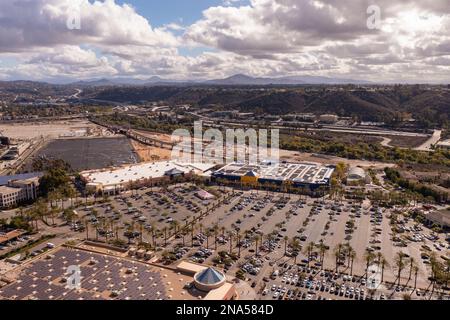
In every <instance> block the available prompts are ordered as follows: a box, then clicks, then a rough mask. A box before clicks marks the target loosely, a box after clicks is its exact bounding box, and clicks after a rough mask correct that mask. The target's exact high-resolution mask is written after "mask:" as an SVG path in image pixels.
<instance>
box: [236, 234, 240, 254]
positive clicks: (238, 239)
mask: <svg viewBox="0 0 450 320" xmlns="http://www.w3.org/2000/svg"><path fill="white" fill-rule="evenodd" d="M236 238H237V245H238V257H239V258H240V257H241V233H240V232H239V231H237V234H236Z"/></svg>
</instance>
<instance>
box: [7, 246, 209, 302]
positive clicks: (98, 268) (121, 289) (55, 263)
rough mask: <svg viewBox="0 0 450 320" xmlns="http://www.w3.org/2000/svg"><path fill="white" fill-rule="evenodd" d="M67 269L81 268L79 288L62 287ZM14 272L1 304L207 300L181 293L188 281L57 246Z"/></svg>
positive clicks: (170, 273) (136, 264)
mask: <svg viewBox="0 0 450 320" xmlns="http://www.w3.org/2000/svg"><path fill="white" fill-rule="evenodd" d="M69 266H79V267H80V270H81V286H80V289H70V288H68V287H66V282H65V281H64V279H66V278H67V277H68V276H69V275H70V274H68V273H67V270H68V267H69ZM18 268H19V270H17V269H15V270H12V271H11V274H14V277H15V278H14V279H12V282H11V283H10V284H8V285H6V286H3V287H1V288H0V299H10V300H36V299H37V300H159V299H162V300H169V299H173V300H184V299H187V300H194V299H195V300H197V299H199V297H201V298H204V296H205V295H206V294H205V293H202V292H198V291H197V290H192V289H189V290H186V289H184V286H185V285H186V283H188V282H192V281H193V278H192V276H189V275H186V274H182V273H180V272H176V271H174V270H172V269H168V268H161V267H158V266H154V265H150V264H147V263H144V262H139V261H136V260H132V259H129V258H124V257H118V256H111V255H107V254H101V253H97V252H91V251H86V250H82V249H78V248H69V247H58V248H56V249H55V250H52V251H50V252H48V253H46V254H44V255H42V256H41V257H39V258H38V259H36V260H33V261H31V262H29V263H27V264H25V265H23V266H19V267H18ZM113 292H114V295H112V293H113Z"/></svg>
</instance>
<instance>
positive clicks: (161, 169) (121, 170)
mask: <svg viewBox="0 0 450 320" xmlns="http://www.w3.org/2000/svg"><path fill="white" fill-rule="evenodd" d="M214 166H215V165H214V164H205V163H179V162H174V161H161V162H144V163H139V164H133V165H125V166H121V167H116V168H109V169H102V170H92V171H84V172H82V173H81V176H82V177H83V178H84V179H85V180H86V182H87V183H93V184H99V185H103V186H108V185H120V184H123V183H128V182H129V181H139V180H141V179H142V180H143V179H154V178H161V177H164V175H165V173H166V172H168V171H171V170H174V169H176V170H179V171H181V172H183V173H186V174H187V173H189V172H195V173H199V174H202V173H204V172H206V171H208V170H210V169H212V168H213V167H214Z"/></svg>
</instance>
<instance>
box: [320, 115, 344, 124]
mask: <svg viewBox="0 0 450 320" xmlns="http://www.w3.org/2000/svg"><path fill="white" fill-rule="evenodd" d="M338 120H339V117H338V116H337V115H335V114H322V115H321V116H319V121H320V122H322V123H336V122H338Z"/></svg>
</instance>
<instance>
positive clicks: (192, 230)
mask: <svg viewBox="0 0 450 320" xmlns="http://www.w3.org/2000/svg"><path fill="white" fill-rule="evenodd" d="M194 229H195V223H194V222H192V224H191V228H190V231H191V247H194Z"/></svg>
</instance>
